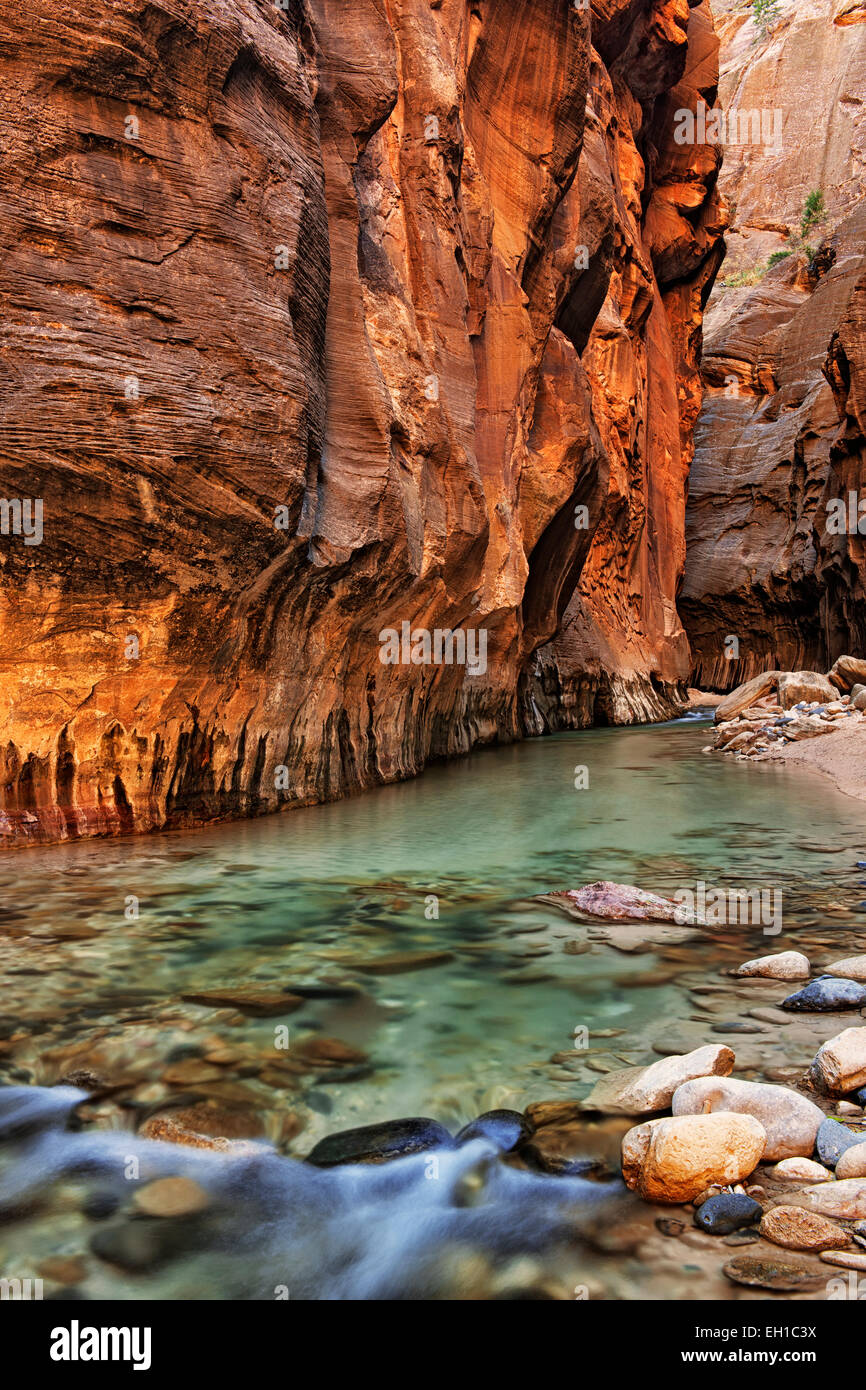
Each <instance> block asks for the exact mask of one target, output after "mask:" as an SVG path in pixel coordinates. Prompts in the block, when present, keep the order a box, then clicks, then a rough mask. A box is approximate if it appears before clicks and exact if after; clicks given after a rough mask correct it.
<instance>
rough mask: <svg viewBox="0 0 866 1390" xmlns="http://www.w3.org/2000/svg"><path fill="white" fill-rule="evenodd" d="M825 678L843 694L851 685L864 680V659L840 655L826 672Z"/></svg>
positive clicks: (865, 669) (865, 667)
mask: <svg viewBox="0 0 866 1390" xmlns="http://www.w3.org/2000/svg"><path fill="white" fill-rule="evenodd" d="M827 679H828V680H829V681H830V682H832V684H833V685H835V686H836V688H837V690H841V691H842V693H843V694H844V693H845V692H846V691H848V690H850V689H851V687H852V686H854V685H857V684H858V683H859V684H861V685H862V684H863V683H864V682H866V661H863V660H861V659H860V658H859V657H856V656H840V657H839V659H838V660H837V661H834V663H833V665H832V667H831V669H830V671H829V672H828V673H827Z"/></svg>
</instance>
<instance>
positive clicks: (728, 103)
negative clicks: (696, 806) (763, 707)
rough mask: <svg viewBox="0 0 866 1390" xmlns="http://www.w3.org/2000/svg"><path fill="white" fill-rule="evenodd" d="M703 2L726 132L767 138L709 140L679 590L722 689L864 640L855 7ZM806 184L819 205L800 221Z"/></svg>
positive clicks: (864, 287)
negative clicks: (694, 411)
mask: <svg viewBox="0 0 866 1390" xmlns="http://www.w3.org/2000/svg"><path fill="white" fill-rule="evenodd" d="M713 8H714V13H715V14H716V17H717V23H718V26H719V32H720V36H721V40H722V79H721V84H720V101H721V102H722V104H723V106H724V107H725V109H726V111H727V112H728V113H730V112H738V113H739V120H738V127H737V134H738V135H739V134H740V133H741V130H742V129H743V128H744V119H745V117H746V116H747V115H748V113H750V112H751V111H754V110H758V111H759V112H763V116H764V127H763V128H764V130H765V131H766V134H767V136H768V137H769V139H768V140H766V141H765V140H764V139H763V138H761V139H758V140H756V139H754V138H749V139H747V140H746V141H745V142H741V143H734V142H733V141H729V143H728V145H727V146H726V149H725V161H724V168H723V174H722V177H721V180H720V186H721V187H722V189H723V191H724V193H725V196H726V197H727V198H728V199H729V200H730V201H731V203H732V204H733V205H735V207H736V213H735V219H734V224H733V226H732V228H731V230H730V233H729V236H728V242H729V248H730V250H729V255H728V258H727V259H726V262H725V266H724V271H723V277H724V278H723V280H722V281H721V282H720V283H719V285H718V286H717V287H716V289H715V291H714V293H713V297H712V300H711V301H710V304H709V307H708V311H707V318H706V325H705V338H704V349H705V356H704V361H703V373H704V380H705V388H706V389H705V397H704V404H703V409H702V412H701V415H700V418H699V420H698V424H697V429H696V434H695V458H694V465H693V468H692V472H691V479H690V491H689V505H688V516H687V533H686V534H687V547H688V562H687V566H686V576H685V582H684V585H683V589H682V592H681V595H680V600H679V607H680V612H681V614H682V617H683V621H684V623H685V625H686V628H687V631H688V634H689V639H690V642H691V646H692V655H693V679H694V682H695V684H698V685H701V686H705V687H707V688H712V689H716V690H728V689H732V688H733V687H735V686H737V685H738V684H740V683H741V682H742V681H744V680H747V679H749V678H750V677H751V676H753V675H754V674H756V673H757V672H759V671H762V670H764V669H766V668H768V667H778V668H781V669H783V670H784V669H788V670H796V669H799V668H807V669H816V670H822V671H826V670H827V669H828V668H829V667H830V665H831V664H832V662H833V660H834V659H835V658H836V657H837V656H839V655H840V654H841V653H843V652H846V651H851V652H855V653H859V652H862V651H866V591H864V575H866V555H864V538H863V535H861V534H860V533H859V532H858V530H857V522H856V508H857V501H858V500H859V496H861V495H862V496H863V497H864V500H866V493H861V489H862V487H863V484H864V481H866V473H864V463H866V455H864V420H866V415H864V410H866V400H864V393H863V381H862V373H863V364H864V358H866V321H864V295H866V204H864V192H866V114H864V112H866V107H864V104H863V99H862V97H863V91H864V89H866V4H861V3H852V0H798V3H796V4H794V3H793V0H782V2H781V4H780V18H779V19H778V21H777V22H775V23H774V24H773V25H772V26H771V28H770V31H769V32H768V34H767V36H766V37H765V38H764V39H761V38H760V37H759V36H758V35H757V34H756V29H755V24H754V21H753V19H752V18H751V10H750V7H749V6H748V5H746V4H745V2H744V0H714V5H713ZM777 121H778V127H777V126H776V122H777ZM747 128H748V129H749V130H751V127H747ZM776 128H778V130H779V131H780V132H781V139H780V145H779V148H777V147H776V141H775V130H776ZM728 135H729V136H730V135H731V129H730V126H729V129H728ZM816 192H820V193H821V194H822V196H823V199H824V207H825V215H824V216H823V218H820V217H819V218H818V219H817V220H815V221H814V222H813V224H812V225H811V226H807V227H806V228H805V230H804V231H803V230H801V222H802V217H803V212H804V210H805V207H806V200H807V198H808V197H809V195H810V194H813V193H816ZM781 253H787V254H786V257H785V259H782V260H780V261H778V262H777V263H776V264H775V265H773V266H772V267H770V268H769V269H768V268H767V265H768V261H769V259H770V257H771V256H772V255H774V254H781ZM852 492H853V493H854V494H855V503H854V514H855V524H854V526H853V527H852V526H851V525H850V522H846V524H845V525H844V526H842V527H840V526H839V525H838V521H837V514H836V512H835V510H834V509H835V508H836V506H837V505H838V504H844V507H845V512H846V514H848V513H849V512H850V504H849V494H851V493H852ZM864 513H866V508H864ZM864 531H866V523H864ZM731 638H736V643H733V642H731V640H730V639H731Z"/></svg>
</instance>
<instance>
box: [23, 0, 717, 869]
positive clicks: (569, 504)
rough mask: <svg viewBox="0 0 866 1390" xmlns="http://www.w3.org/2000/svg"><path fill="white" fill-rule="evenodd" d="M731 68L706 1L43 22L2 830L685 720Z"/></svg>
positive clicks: (399, 0) (313, 7)
mask: <svg viewBox="0 0 866 1390" xmlns="http://www.w3.org/2000/svg"><path fill="white" fill-rule="evenodd" d="M717 47H718V46H717V41H716V39H715V36H714V33H713V28H712V21H711V18H710V13H709V9H708V6H707V4H706V3H702V4H698V5H692V6H689V5H688V4H687V3H686V0H596V3H594V4H593V6H592V12H591V14H590V13H588V12H586V11H581V10H579V9H575V7H574V6H573V5H571V4H570V3H568V0H553V3H551V0H544V3H541V0H510V2H509V3H508V4H503V3H501V0H473V2H472V3H470V0H438V2H437V0H434V2H433V3H431V2H430V0H389V3H388V4H387V5H386V4H384V3H383V0H356V3H354V4H352V5H351V6H347V5H345V4H342V3H339V0H285V3H281V4H279V5H276V4H271V3H265V0H255V2H254V0H209V2H208V3H206V4H193V3H192V0H151V2H150V3H147V4H145V3H143V0H117V3H115V4H112V6H111V7H108V6H106V5H105V4H103V3H98V0H84V3H82V4H81V5H79V6H77V7H75V8H74V9H72V10H68V9H67V10H64V9H62V8H61V9H58V8H57V7H56V6H50V5H48V4H47V3H45V0H34V4H33V5H31V6H30V7H29V8H27V9H26V10H21V9H17V10H16V9H15V8H14V7H7V9H6V11H5V13H4V16H3V19H2V22H0V52H2V56H3V61H4V69H5V71H6V74H7V76H6V80H5V82H4V86H3V90H2V93H0V160H2V166H3V179H2V184H0V198H2V201H3V217H2V221H0V226H2V233H0V235H2V238H3V256H2V258H0V286H2V295H3V301H4V314H3V324H2V329H0V333H2V352H0V377H2V404H0V411H2V421H0V423H2V429H0V494H2V498H3V501H4V502H5V507H4V508H3V510H2V517H0V520H2V535H0V562H2V568H3V585H2V597H0V834H2V839H3V841H5V842H6V843H13V844H14V843H20V842H28V841H44V840H57V839H71V838H78V837H81V836H87V835H94V834H114V833H128V832H132V831H143V830H148V829H152V828H156V827H175V826H182V825H186V824H190V823H195V822H201V821H206V820H213V819H217V818H221V817H230V816H236V815H250V814H257V813H260V812H264V811H268V810H276V809H280V808H282V807H285V806H289V805H294V804H303V803H309V802H313V801H316V800H323V799H329V798H333V797H337V796H340V795H344V794H346V793H349V792H352V791H356V790H359V789H362V788H365V787H370V786H373V785H375V784H376V783H380V782H385V781H390V780H394V779H398V778H402V777H407V776H410V775H413V774H415V773H417V772H418V771H419V770H420V769H421V768H422V767H423V766H424V764H425V762H427V761H428V760H429V759H431V758H437V757H443V756H449V755H452V754H457V753H461V752H465V751H466V750H468V749H469V748H471V747H472V746H473V745H475V744H477V743H481V742H489V741H492V740H496V739H505V740H507V739H513V738H516V737H519V736H521V735H523V734H524V733H532V732H540V731H542V730H543V729H548V728H551V727H558V726H560V725H562V724H563V723H567V724H571V725H577V724H582V723H587V722H591V721H593V720H596V719H599V718H609V719H611V720H628V719H633V718H636V717H644V716H645V714H646V713H647V712H650V713H653V714H655V713H666V712H667V711H668V710H669V709H670V708H671V707H672V699H673V697H675V695H676V692H677V691H678V689H679V688H680V685H681V683H682V682H683V681H684V679H685V677H686V675H687V672H688V651H687V644H686V640H685V636H684V633H683V630H682V627H681V625H680V623H679V620H678V617H677V612H676V591H677V587H678V584H679V583H680V580H681V576H682V570H683V565H684V542H683V517H684V506H685V484H686V474H687V470H688V463H689V459H690V451H691V444H690V439H691V430H692V425H693V422H694V419H695V416H696V414H697V410H698V406H699V401H700V380H699V373H698V354H699V345H700V334H701V310H702V302H703V300H704V298H705V297H706V294H707V293H708V291H709V287H710V285H711V282H712V277H713V275H714V273H715V270H716V269H717V266H718V264H719V261H720V258H721V254H722V247H721V233H722V230H723V222H724V218H723V215H722V211H721V205H720V200H719V197H718V194H717V192H716V178H717V173H718V164H719V151H718V149H717V148H716V147H713V146H710V145H706V144H702V143H694V144H689V145H679V144H677V143H676V140H675V125H676V122H675V114H676V112H677V111H678V110H681V109H682V108H684V107H689V108H695V107H696V105H697V103H698V101H699V100H701V99H704V100H706V101H708V102H710V103H712V101H713V99H714V96H715V88H716V82H717ZM455 631H456V632H457V633H458V637H459V640H458V638H450V639H449V638H447V637H446V638H442V637H441V634H442V633H446V634H447V633H450V632H455ZM437 632H439V634H440V638H439V641H438V645H437V639H436V634H437ZM383 634H384V635H383ZM389 634H390V635H389ZM394 641H396V648H395V647H394V646H393V642H394ZM428 644H429V645H428ZM462 644H465V645H466V648H467V651H468V652H471V653H472V658H473V659H472V660H471V661H469V660H468V658H467V657H466V653H464V652H463V651H462ZM437 655H438V657H439V659H438V660H437V659H436V657H437ZM395 656H396V659H394V658H395ZM407 657H408V660H407V659H406V658H407ZM449 657H450V660H449ZM383 658H385V659H383Z"/></svg>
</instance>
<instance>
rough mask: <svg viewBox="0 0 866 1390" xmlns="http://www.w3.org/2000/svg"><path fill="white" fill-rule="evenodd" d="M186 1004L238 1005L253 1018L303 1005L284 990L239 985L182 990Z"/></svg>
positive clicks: (213, 1006) (274, 1016)
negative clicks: (190, 991)
mask: <svg viewBox="0 0 866 1390" xmlns="http://www.w3.org/2000/svg"><path fill="white" fill-rule="evenodd" d="M181 998H182V999H183V1000H184V1001H185V1003H187V1004H201V1005H203V1006H204V1007H205V1008H208V1009H239V1010H240V1012H241V1013H245V1014H252V1015H253V1016H254V1017H256V1018H279V1017H281V1016H282V1015H284V1014H291V1013H294V1012H295V1010H296V1009H300V1008H302V1007H303V1005H304V1003H305V1002H306V1001H305V1000H303V999H301V998H300V997H299V996H298V995H296V994H287V993H286V992H285V991H284V990H277V989H266V988H265V987H264V986H256V985H250V986H243V987H241V988H238V989H233V988H229V987H227V988H225V989H205V990H198V991H196V992H195V993H189V994H182V995H181Z"/></svg>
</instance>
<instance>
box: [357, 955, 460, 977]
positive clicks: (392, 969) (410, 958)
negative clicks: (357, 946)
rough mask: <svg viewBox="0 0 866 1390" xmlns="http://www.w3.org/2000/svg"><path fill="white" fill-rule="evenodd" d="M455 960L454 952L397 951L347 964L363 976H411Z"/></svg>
mask: <svg viewBox="0 0 866 1390" xmlns="http://www.w3.org/2000/svg"><path fill="white" fill-rule="evenodd" d="M453 959H454V952H453V951H396V952H394V953H393V954H392V955H389V956H370V957H368V958H367V959H364V960H355V961H349V962H348V963H347V964H348V967H349V968H350V969H354V970H359V971H360V972H361V973H362V974H363V975H409V974H411V973H412V972H413V971H415V970H432V969H434V968H435V967H436V966H438V965H447V964H448V963H449V961H452V960H453Z"/></svg>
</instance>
